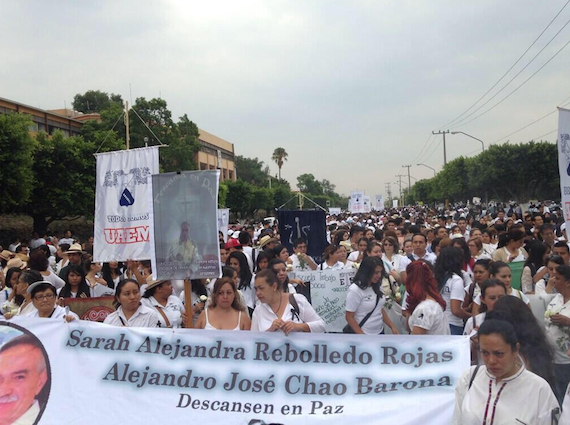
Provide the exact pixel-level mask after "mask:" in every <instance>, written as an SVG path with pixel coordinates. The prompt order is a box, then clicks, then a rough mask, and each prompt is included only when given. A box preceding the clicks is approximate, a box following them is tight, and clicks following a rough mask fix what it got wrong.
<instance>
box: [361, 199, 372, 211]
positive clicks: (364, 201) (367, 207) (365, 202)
mask: <svg viewBox="0 0 570 425" xmlns="http://www.w3.org/2000/svg"><path fill="white" fill-rule="evenodd" d="M370 211H372V205H371V204H370V196H364V197H363V198H362V212H365V213H369V212H370Z"/></svg>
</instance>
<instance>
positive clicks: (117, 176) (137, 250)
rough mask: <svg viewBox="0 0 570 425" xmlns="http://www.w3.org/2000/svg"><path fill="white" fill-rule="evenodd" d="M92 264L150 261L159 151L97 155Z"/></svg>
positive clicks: (156, 149) (152, 148)
mask: <svg viewBox="0 0 570 425" xmlns="http://www.w3.org/2000/svg"><path fill="white" fill-rule="evenodd" d="M95 156H96V158H97V176H96V183H95V226H94V241H93V261H96V262H104V263H106V262H109V261H126V260H148V259H149V258H150V227H151V221H150V216H149V210H150V205H149V197H148V193H149V192H150V184H151V182H150V176H151V175H152V174H158V147H157V146H152V147H150V148H140V149H130V150H124V151H114V152H106V153H98V154H96V155H95Z"/></svg>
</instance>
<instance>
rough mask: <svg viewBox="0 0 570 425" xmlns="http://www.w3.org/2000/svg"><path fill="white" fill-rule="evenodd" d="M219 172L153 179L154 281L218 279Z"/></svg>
mask: <svg viewBox="0 0 570 425" xmlns="http://www.w3.org/2000/svg"><path fill="white" fill-rule="evenodd" d="M219 176H220V171H219V170H210V171H183V172H180V173H165V174H155V175H153V176H152V194H151V195H152V207H151V220H152V222H153V224H154V226H153V227H152V229H151V240H152V241H153V244H152V247H151V260H152V270H153V276H154V277H155V278H157V279H186V278H189V279H207V278H215V277H218V276H220V275H221V266H220V248H219V242H218V181H219Z"/></svg>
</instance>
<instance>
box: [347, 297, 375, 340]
mask: <svg viewBox="0 0 570 425" xmlns="http://www.w3.org/2000/svg"><path fill="white" fill-rule="evenodd" d="M379 302H380V295H379V294H376V304H374V308H373V309H372V311H370V313H368V314H367V315H366V316H364V317H363V318H362V320H361V321H360V323H359V324H358V326H359V327H360V328H361V329H362V326H364V324H365V323H366V321H367V320H368V319H370V316H372V313H374V310H376V307H377V306H378V303H379ZM342 333H345V334H353V333H354V329H352V327H351V326H350V325H349V324H347V325H346V326H345V327H344V328H342Z"/></svg>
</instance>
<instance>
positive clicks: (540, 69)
mask: <svg viewBox="0 0 570 425" xmlns="http://www.w3.org/2000/svg"><path fill="white" fill-rule="evenodd" d="M569 22H570V21H569ZM568 44H570V40H569V41H568V42H567V43H566V44H564V46H562V47H561V48H560V49H559V50H558V51H557V52H556V53H555V54H554V55H553V56H552V57H551V58H550V59H548V61H546V63H545V64H544V65H542V66H541V67H540V68H538V69H537V70H536V71H535V72H534V73H533V74H532V75H531V76H530V77H528V78H527V79H526V80H524V81H523V82H522V83H521V84H520V85H518V86H517V87H516V88H515V89H514V90H513V91H511V92H510V93H509V94H508V95H506V96H505V97H503V98H502V99H501V100H500V101H498V102H497V103H495V104H494V105H493V106H491V107H490V108H489V109H487V110H485V111H484V112H482V113H481V114H479V115H477V116H475V117H474V118H473V119H471V120H469V121H467V122H463V123H461V125H462V126H463V125H467V124H469V123H471V122H473V121H475V120H476V119H478V118H480V117H482V116H483V115H485V114H486V113H487V112H489V111H491V110H493V109H495V108H496V107H497V106H499V105H500V104H501V103H503V102H504V101H505V100H507V99H508V98H509V97H511V96H512V95H513V94H515V93H516V92H517V91H518V89H520V88H521V87H522V86H524V85H525V84H526V83H528V82H529V81H530V80H531V79H532V78H533V77H534V76H535V75H536V74H538V73H539V72H540V71H542V69H543V68H544V67H545V66H546V65H548V64H549V63H550V62H551V61H552V60H553V59H554V58H555V57H556V56H558V54H559V53H560V52H561V51H562V50H564V48H566V46H568ZM456 126H457V125H454V126H453V127H456Z"/></svg>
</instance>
